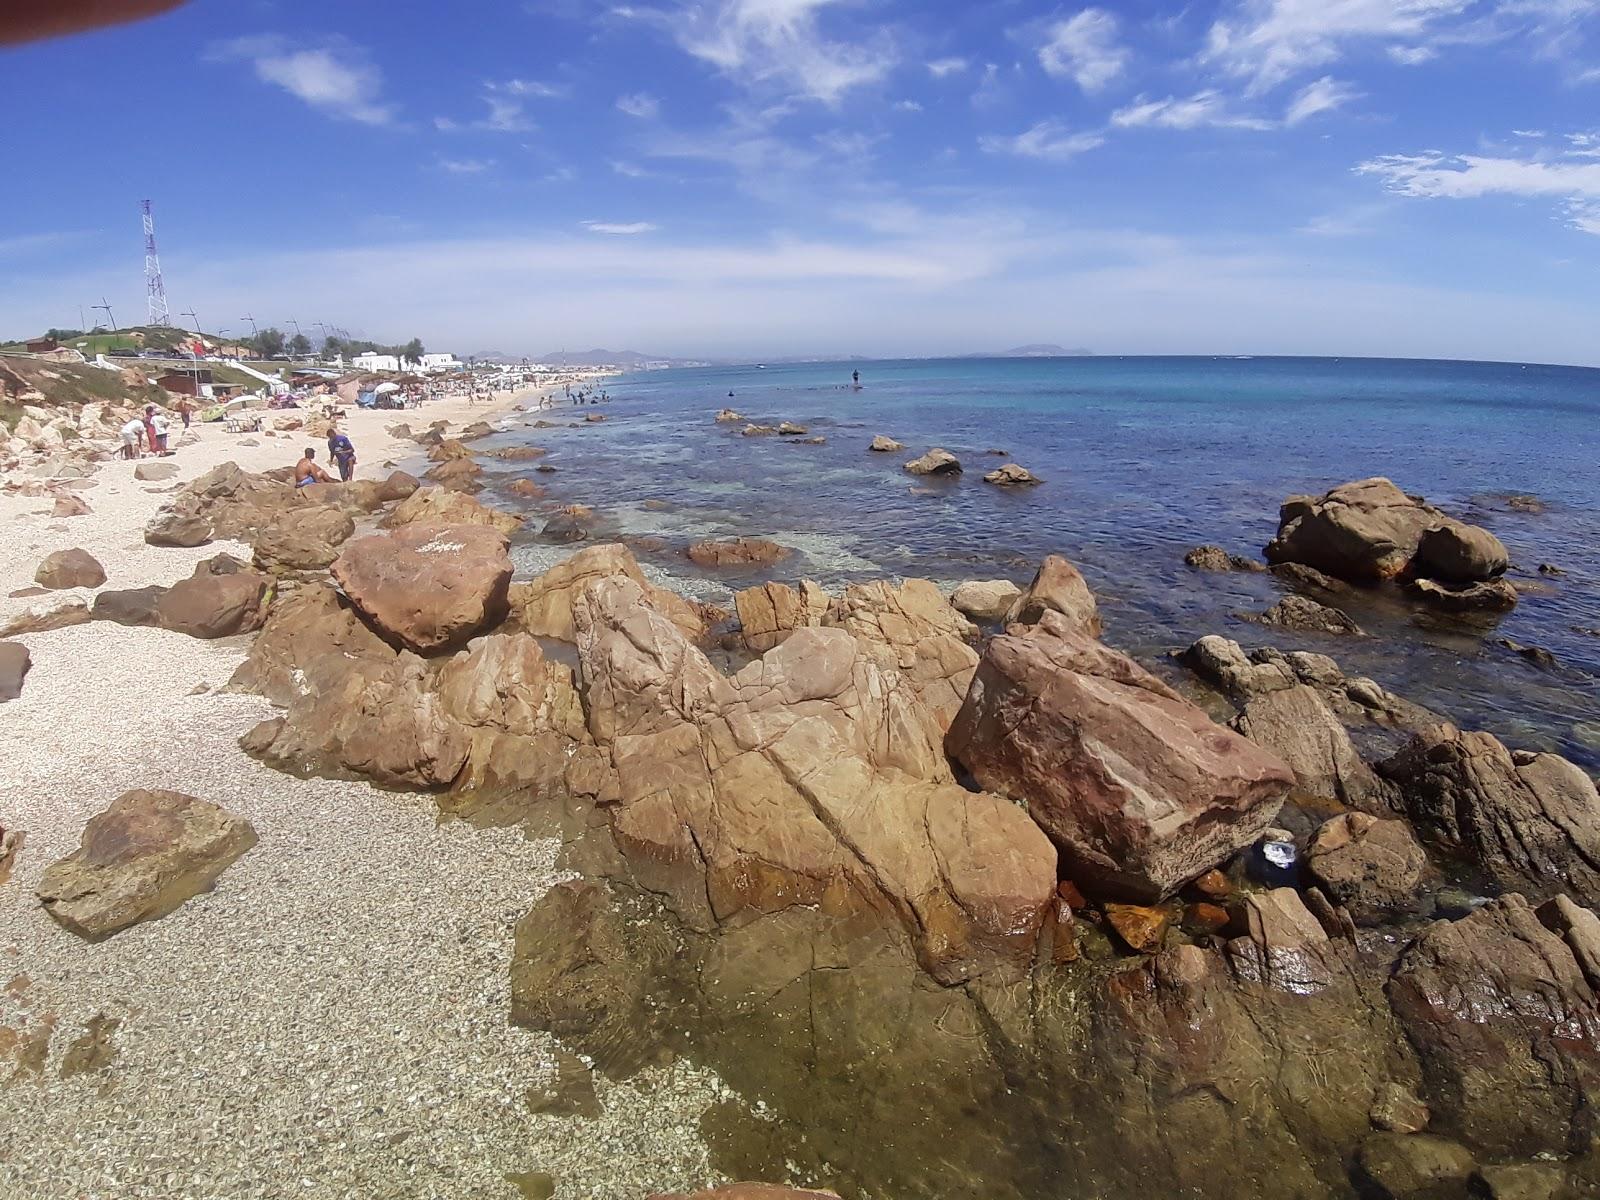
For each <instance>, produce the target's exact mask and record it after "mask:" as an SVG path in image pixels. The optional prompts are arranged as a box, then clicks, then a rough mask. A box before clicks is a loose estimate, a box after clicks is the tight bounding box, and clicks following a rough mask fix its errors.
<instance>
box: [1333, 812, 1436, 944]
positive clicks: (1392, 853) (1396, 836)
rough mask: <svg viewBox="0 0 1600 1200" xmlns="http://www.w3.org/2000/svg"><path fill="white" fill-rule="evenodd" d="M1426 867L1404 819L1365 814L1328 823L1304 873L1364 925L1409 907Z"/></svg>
mask: <svg viewBox="0 0 1600 1200" xmlns="http://www.w3.org/2000/svg"><path fill="white" fill-rule="evenodd" d="M1427 865H1428V860H1427V856H1426V855H1424V854H1423V852H1422V847H1421V846H1419V845H1418V844H1417V839H1416V838H1415V837H1413V836H1412V834H1411V829H1410V827H1409V826H1407V824H1406V823H1405V822H1404V821H1396V820H1379V819H1378V818H1377V817H1373V816H1370V815H1368V814H1367V813H1345V814H1343V815H1341V816H1337V817H1334V818H1333V819H1332V820H1330V821H1328V822H1326V823H1325V824H1324V825H1323V826H1322V827H1321V828H1320V829H1318V830H1317V833H1316V836H1315V837H1314V838H1313V839H1312V841H1311V846H1310V849H1309V850H1308V851H1307V854H1306V869H1307V870H1308V871H1309V872H1310V873H1311V877H1312V878H1313V879H1314V880H1316V882H1317V886H1318V887H1320V888H1322V890H1323V891H1324V892H1326V893H1327V894H1328V896H1329V897H1331V898H1332V900H1333V901H1334V903H1336V904H1341V905H1343V906H1344V907H1345V908H1346V909H1348V910H1349V912H1350V915H1351V916H1352V917H1353V918H1355V920H1356V921H1358V922H1361V923H1363V924H1377V923H1379V922H1381V921H1383V920H1386V919H1389V918H1391V917H1393V916H1394V915H1395V914H1397V913H1401V912H1404V911H1405V910H1406V909H1407V908H1409V907H1410V905H1411V903H1412V901H1413V900H1414V899H1415V897H1416V893H1417V889H1418V887H1419V886H1420V885H1421V882H1422V873H1423V871H1424V870H1426V868H1427Z"/></svg>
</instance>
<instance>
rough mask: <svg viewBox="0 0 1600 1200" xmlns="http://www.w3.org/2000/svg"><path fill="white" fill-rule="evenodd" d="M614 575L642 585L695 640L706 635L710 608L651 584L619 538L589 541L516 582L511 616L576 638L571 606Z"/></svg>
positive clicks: (546, 632) (532, 629)
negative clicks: (594, 543) (538, 572)
mask: <svg viewBox="0 0 1600 1200" xmlns="http://www.w3.org/2000/svg"><path fill="white" fill-rule="evenodd" d="M613 575H621V576H624V577H625V578H628V579H631V580H633V582H634V583H636V584H638V585H639V587H640V588H641V589H642V590H643V591H644V593H645V594H646V595H647V596H648V597H649V598H650V603H651V604H652V605H653V606H654V607H655V609H656V611H658V612H661V613H664V614H665V615H666V617H667V619H668V620H669V621H671V622H672V623H673V624H674V625H676V626H677V627H678V628H679V629H681V630H682V631H683V633H684V636H685V637H687V638H689V639H690V640H691V641H698V640H699V639H701V638H703V637H704V636H705V634H706V627H707V620H706V617H707V614H706V612H705V611H704V610H703V609H702V608H701V607H699V606H697V605H695V604H694V603H692V602H691V601H688V600H685V599H684V598H683V597H681V596H679V595H678V594H677V593H676V592H671V591H668V590H667V589H666V588H660V587H656V586H655V585H654V584H652V583H650V582H649V580H647V579H646V578H645V577H644V572H643V571H641V570H640V569H639V563H638V560H636V559H635V558H634V557H633V552H632V551H630V550H629V549H628V548H627V547H626V546H624V545H622V544H621V543H619V542H605V543H602V544H601V545H598V546H589V547H588V548H586V549H583V550H580V551H578V553H576V554H574V555H573V556H572V557H571V558H568V559H566V560H565V561H563V562H559V563H557V564H556V565H555V566H553V567H551V568H550V569H549V570H548V571H546V572H545V573H544V574H543V575H540V576H538V577H537V578H534V579H530V580H527V581H526V582H522V581H519V582H517V583H513V584H512V585H511V592H510V603H511V615H512V616H513V617H514V618H515V620H516V622H517V624H518V625H520V626H521V627H522V628H523V629H526V630H527V631H528V632H529V633H533V634H537V635H538V636H539V637H549V638H555V639H557V640H558V641H563V642H575V641H577V639H578V633H577V628H576V626H575V625H574V624H573V620H572V610H573V606H574V605H576V604H577V601H578V597H579V596H581V595H582V594H583V591H584V589H585V588H587V587H588V586H589V585H590V584H591V583H593V582H594V581H595V580H597V579H605V578H607V577H609V576H613Z"/></svg>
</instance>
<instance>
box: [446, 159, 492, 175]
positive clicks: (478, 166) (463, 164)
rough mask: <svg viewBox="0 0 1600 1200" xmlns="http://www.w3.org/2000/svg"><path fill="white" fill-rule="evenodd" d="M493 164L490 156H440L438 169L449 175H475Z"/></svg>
mask: <svg viewBox="0 0 1600 1200" xmlns="http://www.w3.org/2000/svg"><path fill="white" fill-rule="evenodd" d="M492 166H494V159H492V158H441V159H440V160H439V169H440V170H441V171H447V172H449V173H450V174H451V175H477V174H480V173H482V172H484V171H487V170H488V169H489V168H490V167H492Z"/></svg>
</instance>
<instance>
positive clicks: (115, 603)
mask: <svg viewBox="0 0 1600 1200" xmlns="http://www.w3.org/2000/svg"><path fill="white" fill-rule="evenodd" d="M166 592H167V589H166V588H164V587H161V586H159V585H156V584H152V585H150V586H148V587H140V588H120V589H113V590H110V591H103V592H97V593H95V597H94V609H93V615H94V619H95V620H96V621H115V622H116V623H117V624H118V625H159V624H160V623H161V616H160V613H159V611H158V607H159V605H160V603H161V597H162V596H164V595H166Z"/></svg>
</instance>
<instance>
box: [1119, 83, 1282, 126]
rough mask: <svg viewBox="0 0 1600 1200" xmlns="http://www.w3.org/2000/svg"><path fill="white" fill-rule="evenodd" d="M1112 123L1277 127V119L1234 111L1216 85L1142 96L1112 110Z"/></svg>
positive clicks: (1129, 124)
mask: <svg viewBox="0 0 1600 1200" xmlns="http://www.w3.org/2000/svg"><path fill="white" fill-rule="evenodd" d="M1111 124H1112V125H1113V126H1114V127H1116V128H1118V129H1137V128H1154V129H1206V128H1209V129H1253V130H1264V129H1274V128H1276V127H1277V122H1275V121H1271V120H1268V119H1267V118H1265V117H1255V116H1248V115H1246V114H1243V113H1238V112H1234V111H1233V110H1231V109H1230V108H1229V102H1228V100H1227V98H1226V97H1224V96H1223V94H1222V93H1221V92H1219V91H1216V90H1215V89H1210V90H1207V91H1203V92H1196V93H1195V94H1194V95H1192V96H1186V97H1182V98H1179V97H1177V96H1168V97H1167V98H1166V99H1164V100H1146V99H1145V98H1144V97H1142V96H1141V97H1140V98H1139V99H1137V100H1135V101H1134V102H1133V103H1132V104H1130V105H1127V106H1126V107H1124V108H1119V109H1117V110H1116V111H1115V112H1114V113H1112V114H1111Z"/></svg>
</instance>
